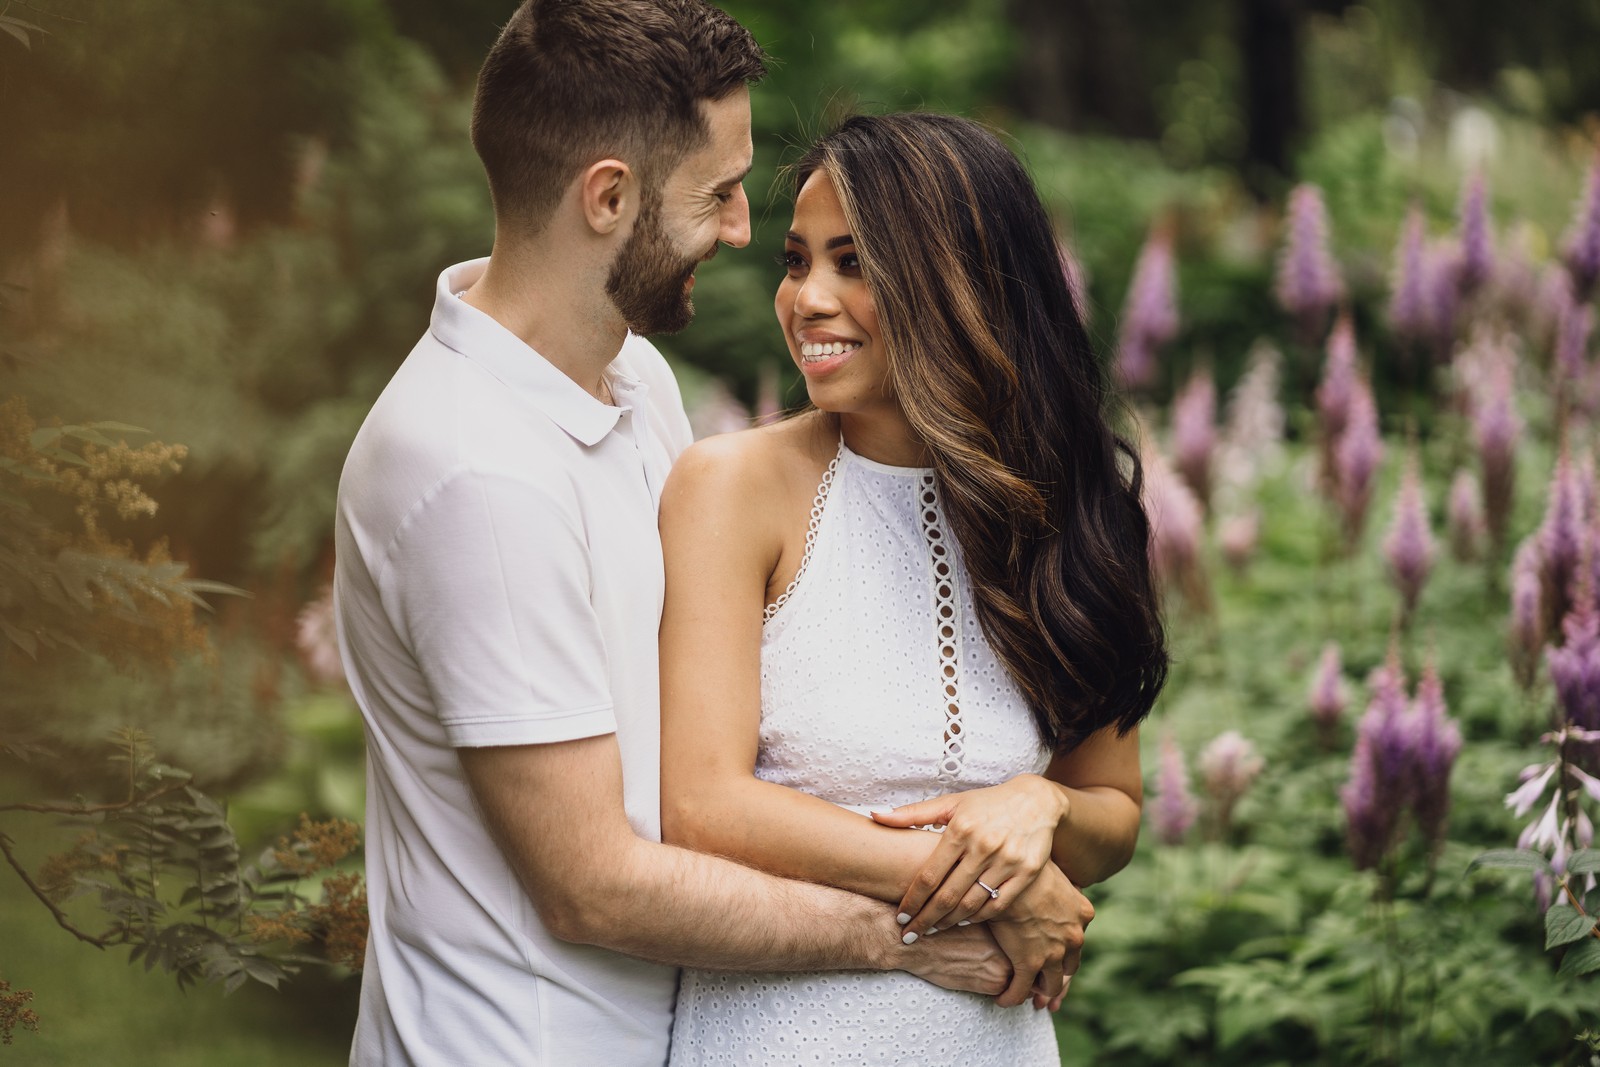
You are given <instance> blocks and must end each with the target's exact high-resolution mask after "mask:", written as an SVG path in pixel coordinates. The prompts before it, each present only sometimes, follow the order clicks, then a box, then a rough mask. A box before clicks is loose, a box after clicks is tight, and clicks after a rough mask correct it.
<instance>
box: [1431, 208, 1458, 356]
mask: <svg viewBox="0 0 1600 1067" xmlns="http://www.w3.org/2000/svg"><path fill="white" fill-rule="evenodd" d="M1422 262H1423V267H1422V275H1423V284H1424V286H1425V291H1426V293H1427V297H1428V303H1427V314H1426V318H1427V324H1428V325H1427V330H1428V336H1430V337H1431V338H1432V339H1433V346H1434V352H1435V354H1436V355H1437V356H1439V357H1441V358H1442V357H1443V356H1445V355H1448V354H1449V351H1450V346H1451V344H1452V343H1453V342H1454V341H1455V338H1456V319H1457V315H1458V312H1459V311H1460V309H1461V271H1462V262H1463V261H1462V257H1461V248H1460V246H1459V245H1457V244H1456V242H1455V241H1454V240H1452V239H1450V238H1444V239H1442V240H1438V241H1433V242H1430V243H1429V245H1428V247H1427V250H1426V251H1425V252H1424V253H1423V260H1422Z"/></svg>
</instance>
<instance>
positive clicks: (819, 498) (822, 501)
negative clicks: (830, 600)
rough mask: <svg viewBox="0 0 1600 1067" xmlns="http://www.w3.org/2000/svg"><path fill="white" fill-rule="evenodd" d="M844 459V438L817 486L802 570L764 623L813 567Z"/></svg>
mask: <svg viewBox="0 0 1600 1067" xmlns="http://www.w3.org/2000/svg"><path fill="white" fill-rule="evenodd" d="M843 457H844V438H843V437H840V438H839V449H838V451H836V452H834V454H833V459H832V460H831V461H830V462H829V463H828V469H827V470H825V471H823V472H822V484H820V485H818V486H817V495H816V497H815V498H814V499H813V500H812V501H811V521H810V522H808V523H807V524H806V547H805V551H804V552H802V553H801V554H800V569H799V570H797V571H795V572H794V579H793V580H792V581H791V582H790V583H789V586H788V588H786V589H785V590H784V591H783V592H782V594H780V595H779V597H778V599H777V600H774V601H773V602H772V603H770V604H768V605H767V606H766V608H765V610H763V611H762V612H761V621H762V622H763V623H766V622H771V621H772V617H773V616H774V615H776V614H778V611H779V609H780V608H782V607H783V605H784V604H786V603H788V600H789V598H790V597H791V596H793V595H794V591H795V589H796V588H798V587H799V585H800V579H801V578H804V577H805V574H806V568H807V567H809V566H810V565H811V550H812V549H813V548H815V547H816V544H817V527H818V526H819V525H821V523H822V509H823V508H824V507H826V506H827V503H828V490H829V489H831V488H833V476H834V475H835V474H836V473H837V472H838V470H839V460H840V459H842V458H843Z"/></svg>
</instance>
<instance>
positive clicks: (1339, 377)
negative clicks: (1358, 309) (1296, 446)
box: [1317, 311, 1360, 442]
mask: <svg viewBox="0 0 1600 1067" xmlns="http://www.w3.org/2000/svg"><path fill="white" fill-rule="evenodd" d="M1359 377H1360V372H1359V371H1358V370H1357V368H1356V329H1355V324H1354V323H1353V322H1351V320H1350V313H1349V312H1348V311H1345V312H1341V313H1340V314H1339V318H1338V319H1337V320H1336V321H1335V322H1334V324H1333V332H1332V333H1330V334H1329V335H1328V355H1327V359H1326V361H1324V363H1323V364H1322V381H1321V382H1319V383H1318V384H1317V417H1318V419H1319V420H1320V422H1321V423H1322V436H1323V438H1324V439H1325V440H1327V441H1329V442H1333V441H1337V440H1338V439H1339V435H1340V434H1342V433H1344V427H1345V424H1346V423H1347V422H1349V421H1350V398H1351V397H1352V396H1353V395H1354V393H1355V390H1356V379H1357V378H1359Z"/></svg>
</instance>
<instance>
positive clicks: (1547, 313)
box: [1528, 263, 1576, 353]
mask: <svg viewBox="0 0 1600 1067" xmlns="http://www.w3.org/2000/svg"><path fill="white" fill-rule="evenodd" d="M1574 303H1576V301H1575V300H1573V298H1572V277H1571V275H1569V274H1568V273H1567V271H1566V268H1564V267H1562V266H1561V265H1560V264H1557V263H1546V264H1545V265H1544V266H1543V267H1541V268H1540V269H1539V280H1538V283H1537V287H1536V289H1535V291H1534V298H1533V306H1532V307H1531V308H1530V309H1529V311H1528V335H1529V341H1530V343H1531V344H1532V345H1533V346H1534V347H1535V348H1537V349H1539V350H1540V351H1543V352H1551V353H1553V352H1554V351H1555V346H1556V337H1557V330H1559V329H1560V326H1561V321H1562V320H1563V319H1565V318H1566V315H1567V309H1568V308H1569V307H1571V306H1572V305H1573V304H1574Z"/></svg>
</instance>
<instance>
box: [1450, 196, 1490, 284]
mask: <svg viewBox="0 0 1600 1067" xmlns="http://www.w3.org/2000/svg"><path fill="white" fill-rule="evenodd" d="M1458 215H1459V218H1460V220H1461V223H1460V229H1459V230H1458V231H1457V233H1458V235H1459V238H1460V241H1461V279H1460V281H1461V291H1462V293H1463V294H1470V293H1473V292H1476V291H1477V290H1478V289H1479V288H1481V287H1482V286H1484V285H1486V284H1487V283H1488V282H1489V281H1490V280H1491V279H1492V278H1493V277H1494V236H1493V234H1492V233H1491V232H1490V228H1489V189H1488V183H1487V182H1486V181H1485V180H1484V177H1483V172H1482V171H1481V170H1480V171H1474V172H1473V173H1472V174H1471V175H1470V176H1469V177H1468V178H1467V180H1466V181H1465V182H1463V183H1462V186H1461V205H1460V209H1459V212H1458Z"/></svg>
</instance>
